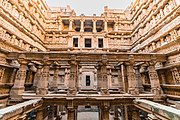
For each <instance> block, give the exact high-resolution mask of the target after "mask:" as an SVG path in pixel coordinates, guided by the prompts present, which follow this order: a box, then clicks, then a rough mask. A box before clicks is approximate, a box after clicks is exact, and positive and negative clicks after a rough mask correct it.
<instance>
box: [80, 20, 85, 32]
mask: <svg viewBox="0 0 180 120" xmlns="http://www.w3.org/2000/svg"><path fill="white" fill-rule="evenodd" d="M80 21H81V29H80V32H84V20H83V19H81V20H80Z"/></svg>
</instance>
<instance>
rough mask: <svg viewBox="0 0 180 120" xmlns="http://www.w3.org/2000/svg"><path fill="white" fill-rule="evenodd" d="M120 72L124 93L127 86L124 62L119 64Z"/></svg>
mask: <svg viewBox="0 0 180 120" xmlns="http://www.w3.org/2000/svg"><path fill="white" fill-rule="evenodd" d="M121 74H122V82H123V90H124V92H125V93H127V91H128V90H127V89H128V86H127V79H126V74H125V66H124V64H121Z"/></svg>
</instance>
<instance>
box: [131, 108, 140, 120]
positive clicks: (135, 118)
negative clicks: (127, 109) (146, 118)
mask: <svg viewBox="0 0 180 120" xmlns="http://www.w3.org/2000/svg"><path fill="white" fill-rule="evenodd" d="M132 120H141V118H140V113H139V110H138V109H137V108H135V107H133V110H132Z"/></svg>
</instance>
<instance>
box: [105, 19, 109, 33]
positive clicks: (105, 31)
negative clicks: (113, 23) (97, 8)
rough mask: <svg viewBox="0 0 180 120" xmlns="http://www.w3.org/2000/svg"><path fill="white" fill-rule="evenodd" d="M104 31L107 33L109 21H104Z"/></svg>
mask: <svg viewBox="0 0 180 120" xmlns="http://www.w3.org/2000/svg"><path fill="white" fill-rule="evenodd" d="M104 31H105V32H107V31H108V29H107V20H104Z"/></svg>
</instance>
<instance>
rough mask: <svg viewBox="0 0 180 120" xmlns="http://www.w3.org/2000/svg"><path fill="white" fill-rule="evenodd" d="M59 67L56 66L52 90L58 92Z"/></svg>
mask: <svg viewBox="0 0 180 120" xmlns="http://www.w3.org/2000/svg"><path fill="white" fill-rule="evenodd" d="M58 78H59V66H57V65H55V66H54V76H53V81H52V89H53V90H54V91H58Z"/></svg>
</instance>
